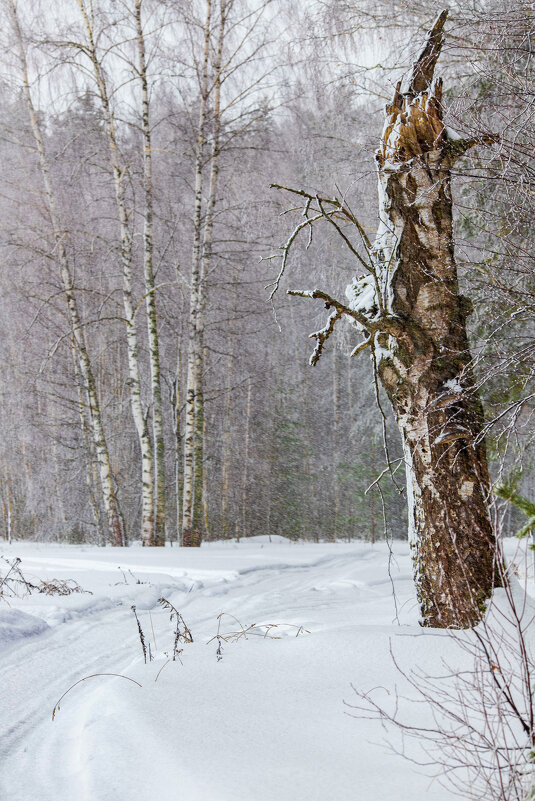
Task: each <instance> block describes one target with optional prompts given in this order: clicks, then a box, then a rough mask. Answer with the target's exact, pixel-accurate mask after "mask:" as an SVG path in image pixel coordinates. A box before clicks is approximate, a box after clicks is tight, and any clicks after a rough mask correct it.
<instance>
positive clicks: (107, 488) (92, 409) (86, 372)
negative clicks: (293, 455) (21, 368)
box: [9, 0, 125, 545]
mask: <svg viewBox="0 0 535 801" xmlns="http://www.w3.org/2000/svg"><path fill="white" fill-rule="evenodd" d="M9 11H10V15H11V21H12V24H13V30H14V33H15V38H16V42H17V49H18V55H19V60H20V65H21V70H22V81H23V84H22V88H23V93H24V99H25V103H26V108H27V111H28V116H29V119H30V124H31V130H32V135H33V140H34V143H35V149H36V151H37V154H38V158H39V167H40V171H41V176H42V180H43V186H44V191H45V197H46V204H47V211H48V216H49V219H50V224H51V227H52V231H53V237H54V244H55V249H56V254H57V256H56V258H57V260H58V266H59V272H60V278H61V283H62V287H63V292H64V295H65V300H66V303H67V308H68V314H69V323H70V328H71V335H72V340H73V343H74V348H75V352H76V357H77V359H78V363H79V368H80V373H81V375H82V377H83V380H84V384H85V387H86V392H87V396H88V404H89V418H90V425H91V433H92V437H93V444H94V447H95V453H96V458H97V462H98V468H99V476H100V487H101V492H102V501H103V506H104V508H105V510H106V516H107V522H108V537H109V539H110V540H111V541H112V542H113V543H114V544H115V545H124V544H125V533H124V531H123V528H122V525H121V517H120V514H119V508H118V504H117V498H116V494H115V487H114V482H113V475H112V471H111V464H110V457H109V453H108V446H107V443H106V437H105V433H104V428H103V425H102V417H101V412H100V404H99V399H98V393H97V387H96V382H95V377H94V374H93V368H92V365H91V360H90V357H89V352H88V348H87V343H86V341H85V336H84V330H83V326H82V321H81V317H80V313H79V310H78V301H77V297H76V292H75V288H74V281H73V276H72V270H71V266H70V262H69V255H68V252H67V246H66V238H67V235H66V232H64V231H63V230H62V226H61V221H60V216H59V210H58V203H57V200H56V194H55V190H54V187H53V184H52V179H51V174H50V165H49V160H48V157H47V153H46V149H45V144H44V138H43V134H42V132H41V126H40V123H39V118H38V115H37V112H36V110H35V107H34V104H33V99H32V94H31V87H30V79H29V72H28V64H27V59H26V51H25V47H24V39H23V34H22V30H21V27H20V23H19V19H18V14H17V7H16V4H15V0H9Z"/></svg>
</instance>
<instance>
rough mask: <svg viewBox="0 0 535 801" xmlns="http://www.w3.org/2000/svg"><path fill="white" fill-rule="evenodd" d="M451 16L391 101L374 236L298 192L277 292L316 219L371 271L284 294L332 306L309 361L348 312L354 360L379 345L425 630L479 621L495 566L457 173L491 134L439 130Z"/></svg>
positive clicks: (338, 205) (433, 33)
mask: <svg viewBox="0 0 535 801" xmlns="http://www.w3.org/2000/svg"><path fill="white" fill-rule="evenodd" d="M446 18H447V12H446V11H443V12H442V13H441V14H440V16H439V17H438V19H437V20H436V22H435V24H434V26H433V28H432V29H431V30H430V31H429V34H428V37H427V41H426V44H425V47H424V49H423V50H422V52H421V54H420V56H419V58H418V59H417V60H416V62H415V64H414V66H413V68H412V70H411V72H410V74H409V75H408V76H407V77H406V78H405V79H404V80H403V81H400V82H399V83H398V85H397V87H396V91H395V94H394V98H393V100H392V102H391V103H389V104H388V105H387V107H386V121H385V126H384V130H383V134H382V137H381V141H380V146H379V149H378V151H377V153H376V161H377V165H378V173H379V176H378V177H379V221H380V222H379V229H378V232H377V236H376V239H375V242H374V243H373V244H372V243H370V242H369V241H368V239H367V237H366V234H365V231H364V229H363V228H362V226H361V225H360V223H359V221H358V220H357V219H356V217H355V216H354V215H353V213H352V212H351V211H350V209H348V208H347V206H346V204H345V203H344V202H342V201H340V200H338V199H336V198H334V199H328V198H322V197H320V196H319V195H311V194H308V193H306V192H302V191H300V190H291V191H293V192H296V193H297V194H299V195H301V196H302V197H304V198H305V202H306V205H305V211H304V219H303V220H302V221H301V222H300V224H299V225H298V226H297V228H296V229H295V231H294V232H293V233H292V235H291V236H290V238H289V240H288V242H287V243H286V245H285V246H284V247H283V263H282V267H281V272H280V274H279V278H278V279H277V281H276V282H275V289H276V288H277V286H278V282H279V280H280V277H281V276H282V273H283V272H284V268H285V263H286V261H287V258H288V254H289V251H290V248H291V246H292V244H293V242H294V241H295V239H296V238H297V236H298V235H299V233H300V232H301V231H303V230H306V229H310V227H311V226H312V225H313V224H314V223H315V222H316V221H318V220H320V219H324V220H327V221H328V222H329V223H331V224H332V225H333V226H334V227H335V228H336V230H337V232H338V233H339V234H340V235H341V236H342V238H343V239H344V241H345V242H346V244H347V246H348V247H349V248H350V249H351V251H352V253H353V255H354V256H355V258H356V259H357V260H358V261H359V262H360V264H361V266H363V267H364V268H365V269H366V274H365V275H364V276H362V277H360V278H358V279H357V278H356V279H355V280H354V281H353V283H352V284H351V285H350V286H349V287H348V289H347V295H348V302H346V303H341V302H339V301H338V300H336V299H335V298H332V297H331V296H330V295H328V294H326V293H325V292H321V291H319V290H313V291H308V292H302V291H294V290H290V292H289V294H293V295H299V296H302V297H311V298H317V299H321V300H323V301H325V304H326V307H327V308H329V309H330V310H331V313H330V316H329V320H328V322H327V324H326V326H325V328H324V329H322V330H321V331H318V332H316V333H315V334H312V337H314V338H315V339H316V341H317V345H316V349H315V351H314V353H313V355H312V357H311V363H312V364H315V363H316V362H317V360H318V359H319V357H320V355H321V352H322V350H323V347H324V344H325V342H326V340H327V338H328V337H329V336H330V334H331V333H332V331H333V329H334V327H335V325H336V323H337V322H338V320H340V319H341V318H342V317H346V318H349V319H350V320H352V321H353V323H354V325H355V326H356V327H357V328H358V329H359V330H360V331H361V332H362V333H363V335H364V341H363V342H361V344H360V345H358V346H357V347H356V348H355V350H354V351H353V354H356V353H358V352H360V351H362V350H364V349H365V348H368V347H369V348H370V349H371V352H372V357H373V364H374V369H375V371H376V376H377V377H378V379H379V380H380V382H381V384H382V386H383V388H384V390H385V392H386V394H387V395H388V398H389V399H390V401H391V404H392V407H393V410H394V414H395V417H396V420H397V424H398V426H399V429H400V432H401V435H402V439H403V445H404V454H405V465H406V474H407V500H408V506H409V541H410V546H411V550H412V558H413V564H414V572H415V581H416V586H417V593H418V599H419V602H420V607H421V619H422V624H423V625H426V626H436V627H440V628H448V627H453V628H457V627H461V628H462V627H469V626H472V625H474V624H475V623H477V621H478V620H479V619H480V618H481V616H482V613H483V611H484V609H485V605H486V601H487V599H488V598H489V596H490V594H491V592H492V589H493V587H494V586H496V584H499V582H500V571H499V569H498V567H497V558H496V540H495V536H494V532H493V529H492V525H491V520H490V517H489V512H488V506H487V501H488V495H489V473H488V467H487V459H486V453H485V443H484V440H483V436H482V424H483V414H482V406H481V402H480V399H479V396H478V394H477V391H476V390H475V388H474V386H473V383H472V381H471V378H470V375H471V373H470V365H471V355H470V350H469V345H468V337H467V331H466V318H467V316H468V314H469V311H470V304H469V302H468V301H467V299H466V298H464V297H463V296H462V295H461V294H460V293H459V286H458V279H457V267H456V263H455V258H454V246H453V229H452V198H451V171H452V167H453V165H454V164H455V162H456V160H457V159H458V158H459V157H460V156H462V155H463V153H465V152H466V150H468V148H470V147H472V146H474V145H477V144H485V143H488V142H489V141H491V140H492V137H490V136H484V137H482V138H480V139H478V140H476V139H463V138H462V137H460V136H458V135H457V134H455V133H454V132H452V131H450V130H448V129H447V128H446V127H445V125H444V122H443V119H442V101H441V98H442V81H441V79H440V78H435V77H434V71H435V65H436V63H437V60H438V57H439V55H440V51H441V48H442V43H443V28H444V23H445V21H446ZM277 188H285V187H280V186H278V187H277ZM347 223H349V224H350V225H349V229H348V227H347V225H346V224H347ZM351 228H352V230H353V231H354V232H355V233H356V234H357V235H358V236H359V237H360V239H361V243H362V246H363V247H362V248H360V249H359V248H357V247H356V246H355V245H354V244H353V242H352V239H351V236H352V234H351ZM348 230H349V231H350V233H348ZM362 253H364V255H361V254H362ZM274 291H275V290H274Z"/></svg>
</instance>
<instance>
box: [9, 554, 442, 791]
mask: <svg viewBox="0 0 535 801" xmlns="http://www.w3.org/2000/svg"><path fill="white" fill-rule="evenodd" d="M396 551H397V552H398V553H397V558H396V563H395V564H394V565H393V566H392V572H393V576H394V579H395V585H396V595H397V602H398V608H399V609H400V613H399V623H400V624H401V625H399V624H398V622H396V621H395V620H394V618H395V608H394V602H393V597H392V585H391V581H390V578H389V576H388V571H387V564H388V553H387V550H386V548H385V547H384V546H376V547H375V548H371V547H370V546H367V545H365V544H363V543H358V544H350V545H342V544H337V545H313V544H308V545H289V544H288V543H259V542H254V543H246V544H243V545H242V544H240V546H238V547H236V545H234V544H232V543H223V544H219V545H218V544H213V545H208V546H206V547H203V548H202V549H200V551H196V552H194V553H184V552H183V551H180V550H178V549H166V550H165V551H156V550H155V551H154V552H150V553H149V552H147V551H142V550H141V549H137V548H131V549H129V550H128V551H127V552H120V551H117V550H115V549H103V550H100V551H99V550H97V549H90V548H86V549H82V548H75V547H70V548H69V547H63V548H61V547H59V546H31V545H14V546H12V547H11V549H10V550H8V549H7V548H5V549H4V553H5V554H6V555H8V556H9V557H13V556H17V555H18V556H20V557H21V558H22V560H23V561H22V568H23V570H24V571H25V573H27V574H28V575H29V576H32V577H37V576H39V577H40V578H47V577H48V578H51V577H56V578H74V579H76V580H77V581H78V582H79V583H80V584H81V585H82V586H83V587H84V588H86V589H88V590H91V591H92V592H93V593H94V594H93V595H86V594H84V595H71V596H68V597H65V598H63V597H60V598H58V597H54V598H48V597H45V596H40V595H35V594H34V595H32V596H31V597H27V598H26V599H24V600H23V601H20V600H16V599H15V600H14V601H11V603H12V606H11V609H7V607H5V605H3V606H2V607H1V608H0V688H1V690H0V692H1V707H0V709H1V717H0V758H1V760H2V772H1V777H0V798H1V799H6V800H7V799H9V801H34V799H40V801H64V799H65V800H66V799H72V801H112V799H113V801H152V799H155V800H157V801H251V799H254V801H305V800H306V801H329V799H336V801H350V799H351V801H354V799H358V801H376V799H378V798H380V797H383V798H385V797H387V798H388V797H392V798H398V797H400V795H399V793H400V788H402V789H403V793H402V794H403V797H404V798H405V797H407V798H409V797H410V798H411V799H412V801H431V799H433V801H448V800H449V799H450V798H451V796H449V795H448V793H447V792H446V791H445V790H443V789H442V788H440V787H439V786H438V785H437V783H436V782H433V783H432V784H430V779H429V777H426V776H423V775H421V774H420V773H418V772H417V769H416V768H415V767H414V766H413V765H411V764H410V763H408V762H406V761H405V760H403V759H401V758H400V757H397V756H395V755H392V754H389V753H388V752H387V749H386V747H385V745H384V743H383V742H381V741H382V740H383V739H384V734H383V732H382V730H381V728H380V727H379V726H378V725H377V724H376V723H374V722H372V721H367V720H362V719H356V718H354V717H352V716H351V715H349V714H347V713H348V712H350V711H351V710H350V709H349V708H348V707H347V706H345V705H344V701H345V702H348V703H352V702H353V700H354V699H355V696H354V693H353V690H352V687H351V685H352V684H353V685H354V686H355V687H359V688H362V689H370V688H371V687H374V686H378V685H381V686H384V687H386V688H388V687H390V688H391V687H393V685H394V683H395V682H396V681H397V680H399V677H396V675H395V670H394V668H393V666H392V663H391V658H390V648H391V647H393V648H394V649H395V652H396V654H397V655H398V656H399V657H400V658H401V659H402V660H403V659H404V660H405V661H406V662H408V663H409V664H415V663H417V664H419V665H420V666H422V665H424V666H425V665H426V664H427V663H428V664H429V665H432V664H435V663H436V660H437V659H439V658H440V655H441V653H442V649H443V648H447V645H448V643H447V640H446V639H445V638H443V637H440V636H437V635H429V634H423V633H422V631H421V629H419V628H418V626H417V625H416V615H417V613H416V609H415V604H414V599H413V595H412V585H411V581H410V572H409V563H408V555H407V548H406V546H405V545H403V544H401V545H397V546H396ZM118 565H121V566H122V568H123V572H124V576H123V573H122V572H120V571H119V570H118ZM125 565H127V566H129V567H130V568H131V570H132V573H133V574H134V576H135V577H136V578H139V579H140V580H141V581H143V582H150V583H147V584H145V583H143V584H136V583H135V578H134V576H132V575H131V574H130V573H129V572H128V567H125ZM125 577H126V581H129V582H130V583H125ZM117 582H119V583H117ZM160 595H165V597H167V598H169V600H171V602H172V603H173V604H174V605H175V606H176V607H177V608H178V609H179V610H180V611H181V613H182V614H183V616H184V618H185V620H186V622H187V624H188V625H189V627H190V628H191V630H192V632H193V636H194V638H195V642H194V643H193V644H191V645H185V646H183V647H184V650H183V653H182V654H181V658H182V664H180V663H179V662H174V663H173V662H171V663H169V664H168V665H167V666H165V667H164V668H163V670H162V672H161V674H160V676H159V678H158V681H157V682H155V678H156V675H157V674H158V671H159V670H160V669H161V668H162V666H163V665H164V663H165V659H166V658H165V656H164V655H163V652H164V651H169V649H170V648H171V646H172V642H173V635H172V629H171V628H170V624H169V618H168V614H167V613H166V612H165V611H164V610H162V609H161V608H160V607H159V606H158V605H157V599H158V597H159V596H160ZM132 603H135V604H136V606H137V609H138V614H139V617H140V620H141V623H142V626H143V628H144V631H145V635H146V637H147V639H149V640H150V641H151V643H152V649H153V650H154V651H155V653H156V659H155V661H154V662H152V663H150V664H148V665H145V664H144V663H143V659H142V656H141V649H140V644H139V640H138V637H137V630H136V625H135V621H134V618H133V615H132V612H131V610H130V606H131V604H132ZM6 609H7V611H8V617H9V616H11V617H12V618H13V623H14V624H16V625H18V626H19V629H20V631H19V633H20V634H21V635H23V634H25V633H28V632H29V630H30V629H31V626H30V623H31V621H32V620H34V618H35V617H36V618H38V619H39V621H43V620H44V621H46V622H47V623H48V624H49V625H50V628H49V629H46V630H45V631H44V632H42V633H41V634H38V635H36V636H21V638H20V639H19V640H14V641H10V642H4V643H3V645H2V621H4V631H7V629H6V628H5V625H6V618H5V615H6ZM18 610H22V611H23V612H25V613H26V614H29V615H32V616H34V618H25V617H23V616H22V617H21V618H20V619H18V618H17V615H20V612H19V611H18ZM149 611H150V616H149ZM222 611H225V612H227V613H229V615H235V616H236V617H237V618H239V620H240V621H241V622H242V623H243V624H244V625H245V626H248V625H250V624H252V623H257V624H260V623H281V624H282V623H284V624H291V626H288V627H284V628H281V629H280V630H277V631H276V632H275V633H276V634H280V635H281V636H280V639H264V638H263V637H258V636H250V637H249V638H248V639H245V638H243V639H241V640H240V641H239V642H237V643H223V658H222V660H221V661H217V659H216V647H217V643H216V642H215V641H214V642H211V643H210V644H208V645H207V642H208V640H209V639H210V638H211V637H213V636H214V634H215V633H216V630H217V615H218V614H219V613H220V612H222ZM2 615H3V616H4V617H2ZM151 617H152V623H151ZM223 623H224V625H223V630H226V631H229V630H235V629H236V628H237V624H235V623H234V622H233V621H232V619H231V618H230V617H225V619H224V621H223ZM152 626H154V633H153V631H152ZM299 626H302V627H304V629H307V630H308V632H309V633H307V634H303V635H302V636H299V637H296V636H295V633H296V631H297V628H293V627H299ZM11 633H12V629H11ZM6 637H7V634H6ZM155 641H156V642H155ZM431 643H432V645H431ZM97 672H113V673H123V674H125V675H127V676H129V677H131V678H133V679H135V680H136V681H138V682H139V683H140V684H142V685H143V686H142V688H139V687H137V686H136V685H135V684H133V683H131V682H128V681H125V680H124V679H115V678H110V677H101V678H94V679H90V680H88V681H87V682H84V683H83V684H81V685H79V686H78V687H75V688H74V689H73V690H72V691H71V692H70V693H69V694H68V695H67V697H66V698H65V700H64V702H63V703H62V708H61V710H60V711H59V712H58V714H57V717H56V720H55V721H54V722H52V720H51V712H52V708H53V706H54V704H55V703H56V701H57V700H58V698H59V697H60V696H61V694H62V693H63V692H64V691H65V690H66V689H67V688H68V687H69V686H70V685H71V684H72V683H73V682H75V681H77V680H78V679H80V678H82V677H83V676H86V675H88V674H91V673H97Z"/></svg>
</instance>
